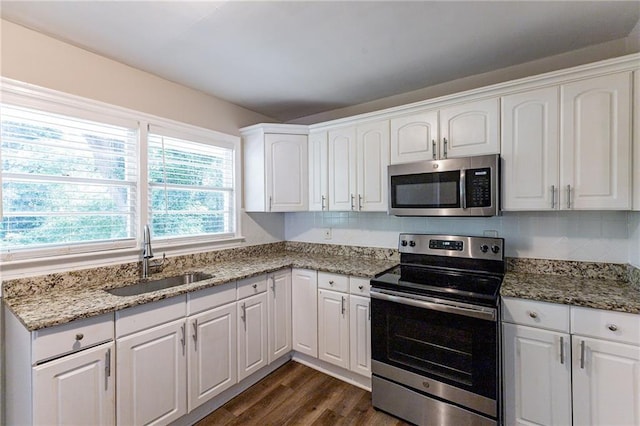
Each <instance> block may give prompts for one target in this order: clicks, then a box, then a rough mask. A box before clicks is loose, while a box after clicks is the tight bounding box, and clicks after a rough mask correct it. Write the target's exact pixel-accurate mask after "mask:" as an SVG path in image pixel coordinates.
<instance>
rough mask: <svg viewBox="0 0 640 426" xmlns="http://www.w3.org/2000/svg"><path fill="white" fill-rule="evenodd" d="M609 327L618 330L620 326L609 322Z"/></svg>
mask: <svg viewBox="0 0 640 426" xmlns="http://www.w3.org/2000/svg"><path fill="white" fill-rule="evenodd" d="M607 328H608V329H609V330H611V331H618V326H617V325H615V324H609V325H608V326H607Z"/></svg>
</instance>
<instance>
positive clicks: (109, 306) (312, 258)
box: [4, 251, 397, 331]
mask: <svg viewBox="0 0 640 426" xmlns="http://www.w3.org/2000/svg"><path fill="white" fill-rule="evenodd" d="M396 264H397V261H394V260H390V259H375V258H366V257H346V256H336V255H328V254H324V255H323V254H309V253H296V252H293V251H283V252H280V253H269V254H262V255H257V256H252V257H249V258H247V257H242V258H237V259H229V260H224V261H221V262H215V263H213V264H211V266H207V267H194V268H188V270H187V269H185V270H182V271H181V273H186V272H197V271H201V272H205V273H208V274H213V275H214V277H213V278H211V279H208V280H204V281H198V282H195V283H191V284H184V285H180V286H176V287H171V288H167V289H164V290H160V291H154V292H149V293H145V294H141V295H137V296H114V295H111V294H109V293H107V292H106V291H105V289H109V288H114V287H123V286H125V285H128V284H132V283H133V281H131V280H129V282H127V280H125V281H124V282H121V281H115V280H114V281H112V282H103V283H99V282H98V283H93V284H88V285H85V286H73V287H61V288H58V287H54V288H52V289H49V290H48V291H45V292H36V293H30V292H24V293H22V294H16V295H14V296H9V297H5V298H4V303H5V305H6V306H7V307H8V308H9V309H10V310H11V311H12V312H13V313H14V314H15V315H16V316H17V317H18V318H19V319H20V321H21V322H22V323H23V324H24V325H25V327H26V328H27V329H28V330H29V331H34V330H39V329H42V328H46V327H51V326H54V325H59V324H65V323H68V322H70V321H73V320H77V319H81V318H87V317H92V316H96V315H100V314H104V313H109V312H114V311H118V310H121V309H126V308H129V307H132V306H136V305H141V304H144V303H149V302H153V301H157V300H162V299H166V298H169V297H173V296H178V295H181V294H185V293H189V292H192V291H195V290H201V289H204V288H208V287H213V286H216V285H221V284H225V283H229V282H233V281H236V280H241V279H244V278H249V277H252V276H256V275H260V274H264V273H269V272H274V271H277V270H279V269H283V268H291V267H293V268H304V269H313V270H317V271H324V272H332V273H336V274H343V275H352V276H359V277H364V278H371V277H373V276H374V275H376V274H378V273H380V272H382V271H384V270H386V269H389V268H391V267H393V266H395V265H396ZM172 275H178V273H177V272H176V271H175V270H173V271H171V272H167V273H159V274H154V275H153V278H164V277H166V276H172ZM87 282H91V281H90V280H88V281H87Z"/></svg>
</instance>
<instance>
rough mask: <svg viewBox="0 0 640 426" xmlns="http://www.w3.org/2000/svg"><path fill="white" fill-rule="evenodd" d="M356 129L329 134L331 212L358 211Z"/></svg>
mask: <svg viewBox="0 0 640 426" xmlns="http://www.w3.org/2000/svg"><path fill="white" fill-rule="evenodd" d="M357 189H358V188H357V187H356V128H355V127H346V128H343V129H336V130H331V131H330V132H329V210H334V211H336V210H338V211H339V210H342V211H348V210H355V209H356V191H357Z"/></svg>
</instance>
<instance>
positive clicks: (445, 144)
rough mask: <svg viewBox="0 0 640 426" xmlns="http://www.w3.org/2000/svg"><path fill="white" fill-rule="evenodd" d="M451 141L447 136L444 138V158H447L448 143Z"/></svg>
mask: <svg viewBox="0 0 640 426" xmlns="http://www.w3.org/2000/svg"><path fill="white" fill-rule="evenodd" d="M448 143H449V142H447V138H444V139H443V145H444V155H443V156H442V158H447V144H448Z"/></svg>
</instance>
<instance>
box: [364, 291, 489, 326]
mask: <svg viewBox="0 0 640 426" xmlns="http://www.w3.org/2000/svg"><path fill="white" fill-rule="evenodd" d="M370 293H371V297H372V298H373V299H379V300H386V301H387V302H395V303H400V304H401V305H409V306H415V307H417V308H424V309H430V310H432V311H440V312H446V313H450V314H456V315H464V316H466V317H472V318H479V319H483V320H488V321H494V322H495V321H496V310H495V309H492V308H483V307H480V306H478V307H472V306H471V305H468V304H465V305H464V306H461V305H458V304H456V303H455V302H451V301H448V300H447V301H446V302H445V301H443V300H441V299H435V298H430V297H424V296H422V297H421V298H420V299H414V298H413V297H406V295H404V294H402V295H400V294H399V293H397V292H394V291H385V290H378V289H375V288H372V289H371V290H370ZM422 299H424V300H422Z"/></svg>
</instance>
